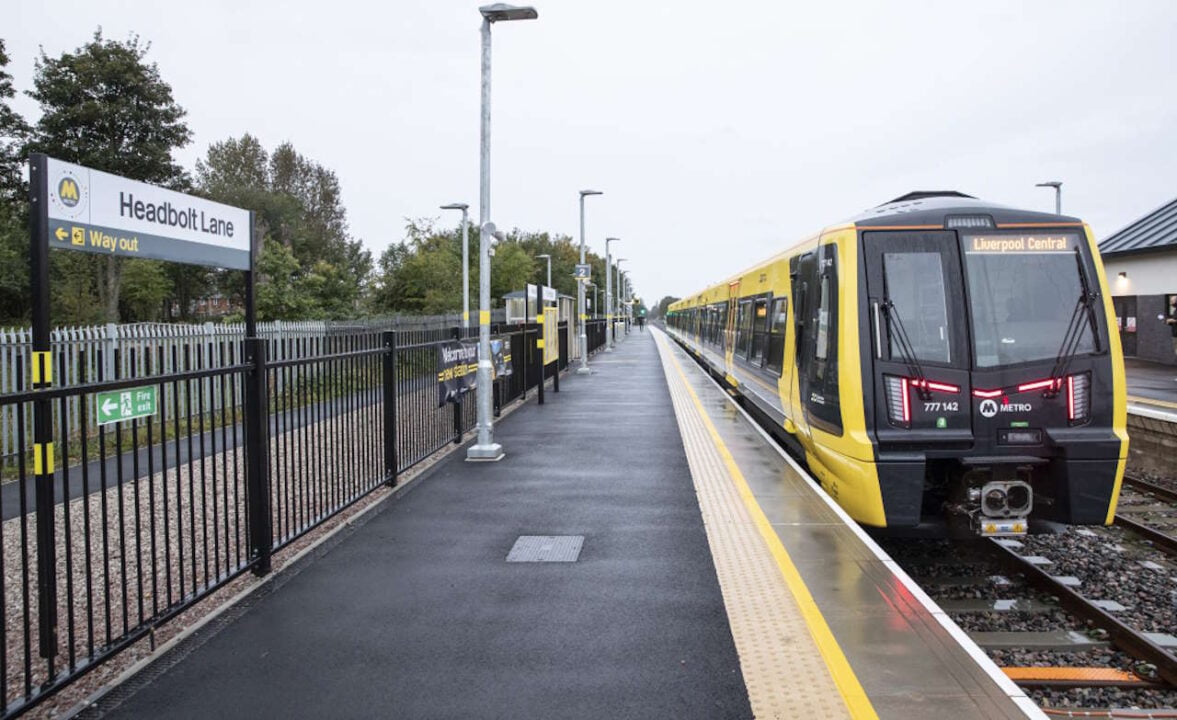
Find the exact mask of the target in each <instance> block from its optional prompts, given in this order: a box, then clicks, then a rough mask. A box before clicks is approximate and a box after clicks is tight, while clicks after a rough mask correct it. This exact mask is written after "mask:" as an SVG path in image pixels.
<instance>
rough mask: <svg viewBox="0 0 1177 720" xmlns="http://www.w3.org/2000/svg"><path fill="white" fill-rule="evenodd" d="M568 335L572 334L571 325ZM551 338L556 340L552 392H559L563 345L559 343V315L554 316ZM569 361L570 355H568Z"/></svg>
mask: <svg viewBox="0 0 1177 720" xmlns="http://www.w3.org/2000/svg"><path fill="white" fill-rule="evenodd" d="M567 332H568V334H571V333H572V325H571V324H569V326H568V331H567ZM552 337H554V338H556V346H557V347H556V372H555V373H554V374H553V375H552V392H560V346H562V345H563V344H564V343H562V342H560V315H559V313H557V315H556V332H554V333H552ZM569 345H571V343H569ZM568 357H569V359H571V357H572V353H571V352H569V353H568Z"/></svg>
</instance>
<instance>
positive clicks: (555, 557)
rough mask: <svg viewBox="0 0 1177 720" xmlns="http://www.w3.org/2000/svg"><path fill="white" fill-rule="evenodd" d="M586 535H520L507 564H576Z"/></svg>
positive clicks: (508, 555) (508, 556)
mask: <svg viewBox="0 0 1177 720" xmlns="http://www.w3.org/2000/svg"><path fill="white" fill-rule="evenodd" d="M582 545H584V535H520V536H519V539H518V540H516V541H515V545H514V546H513V547H512V548H511V552H509V553H507V562H576V560H577V558H579V557H580V548H581V546H582Z"/></svg>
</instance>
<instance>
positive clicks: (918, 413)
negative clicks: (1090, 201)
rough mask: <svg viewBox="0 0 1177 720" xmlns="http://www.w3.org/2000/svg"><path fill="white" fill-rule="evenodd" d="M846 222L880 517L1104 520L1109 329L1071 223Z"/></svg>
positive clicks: (1095, 267)
mask: <svg viewBox="0 0 1177 720" xmlns="http://www.w3.org/2000/svg"><path fill="white" fill-rule="evenodd" d="M1010 225H1012V223H1011V224H1009V225H1005V226H998V227H996V228H994V227H979V228H976V229H940V228H929V227H919V228H898V229H893V228H885V227H880V228H871V227H859V233H858V235H859V250H860V253H861V258H862V263H861V264H860V272H859V289H860V293H859V298H860V299H859V303H858V319H859V322H858V330H859V336H860V338H861V339H862V342H861V347H862V363H861V368H862V373H863V377H862V383H863V388H864V390H865V391H864V393H863V396H864V407H865V413H866V416H867V418H869V419H870V422H868V426H869V427H871V428H873V440H874V443H875V448H876V459H877V460H876V462H877V464H876V470H877V475H878V484H879V492H880V494H881V500H882V505H883V510H884V514H885V524H886V525H887V526H889V527H911V526H916V525H919V524H920V523H921V522H927V521H929V520H939V519H941V518H947V519H948V520H949V523H950V525H951V526H955V527H956V528H958V529H962V530H964V531H967V532H975V533H980V534H986V535H1002V534H1019V533H1021V532H1025V531H1026V530H1027V529H1029V528H1030V527H1031V526H1032V524H1034V521H1036V520H1046V521H1054V522H1059V523H1066V524H1105V523H1110V521H1111V518H1112V517H1113V515H1114V512H1115V502H1116V499H1117V497H1118V494H1119V485H1120V480H1121V478H1122V474H1123V466H1124V461H1125V458H1126V453H1127V435H1126V431H1125V418H1126V397H1125V385H1124V371H1123V360H1122V357H1121V354H1120V347H1119V336H1118V335H1117V334H1116V333H1114V332H1109V328H1108V323H1107V318H1108V317H1109V315H1110V313H1111V304H1110V296H1109V294H1108V292H1107V287H1106V281H1105V278H1104V273H1103V269H1102V265H1101V263H1100V261H1099V254H1098V251H1097V250H1096V245H1095V243H1094V241H1093V239H1092V237H1091V234H1090V231H1089V230H1088V229H1087V228H1086V227H1085V226H1083V225H1081V224H1080V223H1077V222H1075V223H1065V224H1060V225H1057V226H1053V227H1011V226H1010Z"/></svg>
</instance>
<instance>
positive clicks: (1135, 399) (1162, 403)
mask: <svg viewBox="0 0 1177 720" xmlns="http://www.w3.org/2000/svg"><path fill="white" fill-rule="evenodd" d="M1128 402H1131V403H1140V404H1141V405H1156V406H1157V407H1163V408H1172V409H1174V410H1177V402H1169V401H1168V400H1153V399H1152V398H1146V397H1139V396H1137V395H1129V396H1128Z"/></svg>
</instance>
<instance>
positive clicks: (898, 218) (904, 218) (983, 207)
mask: <svg viewBox="0 0 1177 720" xmlns="http://www.w3.org/2000/svg"><path fill="white" fill-rule="evenodd" d="M949 215H988V216H989V217H991V218H992V219H993V222H995V223H996V224H998V225H1006V224H1013V223H1043V224H1051V225H1055V224H1060V223H1068V224H1070V223H1078V222H1082V221H1081V220H1079V218H1076V217H1071V216H1069V215H1055V214H1054V213H1044V212H1037V211H1035V210H1022V209H1020V208H1013V207H1009V206H1008V205H999V204H997V203H992V202H988V201H986V200H980V199H978V198H975V197H973V196H972V195H966V194H964V193H962V192H957V191H955V190H917V191H914V192H910V193H907V194H906V195H902V196H900V197H897V198H895V199H894V200H891V201H889V202H885V203H883V204H882V205H879V206H878V207H873V208H871V209H869V210H865V211H863V212H862V213H860V214H858V215H856V216H855V217H853V218H850V219H849V220H848V221H847V222H852V223H854V224H855V225H857V226H859V227H871V226H879V225H884V226H885V225H905V226H907V225H935V226H937V227H944V224H945V220H946V218H947V217H948V216H949Z"/></svg>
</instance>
